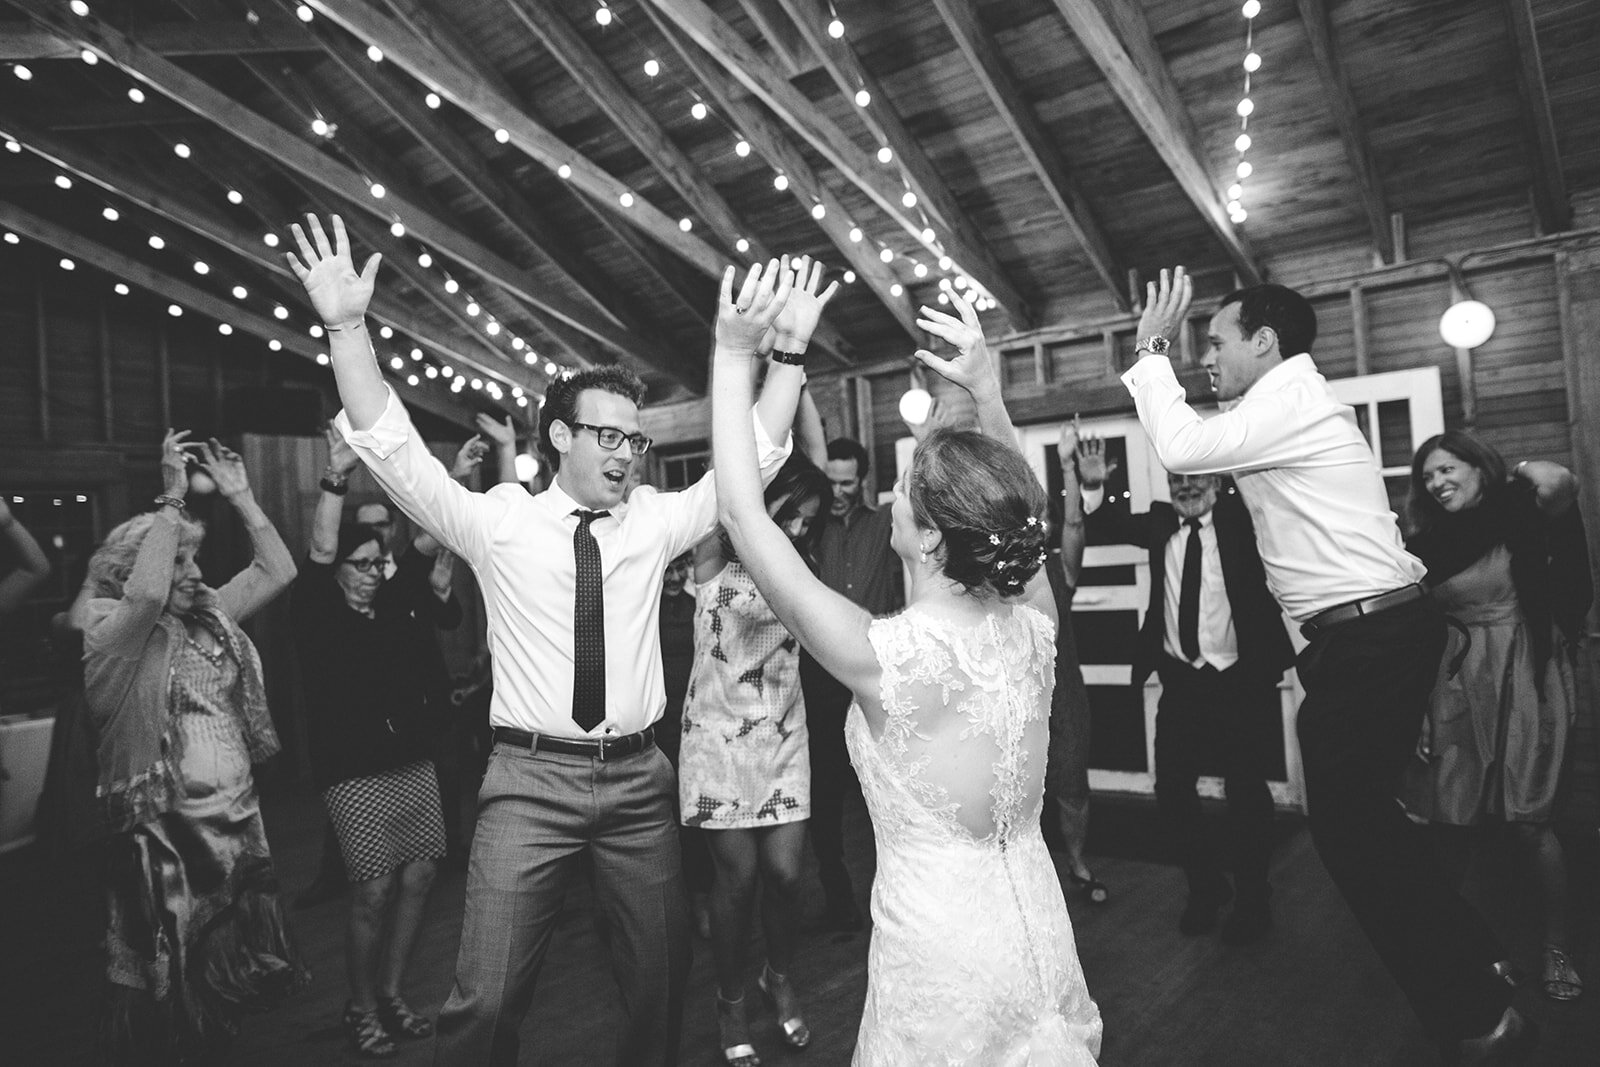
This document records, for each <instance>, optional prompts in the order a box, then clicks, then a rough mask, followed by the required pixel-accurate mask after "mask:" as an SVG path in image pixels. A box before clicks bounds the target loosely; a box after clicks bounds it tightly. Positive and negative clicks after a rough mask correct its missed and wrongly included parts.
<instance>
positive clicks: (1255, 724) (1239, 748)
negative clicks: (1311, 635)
mask: <svg viewBox="0 0 1600 1067" xmlns="http://www.w3.org/2000/svg"><path fill="white" fill-rule="evenodd" d="M1159 674H1160V677H1161V703H1160V704H1159V705H1158V707H1157V710H1156V807H1157V809H1158V810H1159V811H1160V813H1161V818H1162V822H1163V823H1164V824H1165V826H1166V831H1167V835H1168V838H1169V840H1170V842H1171V845H1172V847H1173V849H1174V850H1175V852H1176V854H1177V856H1178V861H1179V862H1180V863H1181V864H1182V865H1183V871H1184V874H1185V875H1186V876H1187V877H1188V879H1189V893H1190V895H1191V896H1199V895H1207V894H1210V895H1217V894H1218V893H1219V892H1220V891H1221V888H1222V887H1221V886H1220V884H1219V883H1220V882H1221V879H1222V869H1223V867H1224V866H1231V867H1232V869H1233V872H1234V888H1235V890H1236V891H1237V893H1238V898H1239V903H1240V904H1241V905H1243V906H1262V905H1265V904H1266V901H1267V896H1268V892H1269V891H1268V888H1267V866H1268V863H1269V862H1270V860H1271V854H1272V792H1271V790H1269V789H1268V788H1267V773H1268V772H1267V768H1268V767H1270V766H1271V765H1272V763H1273V752H1272V748H1273V746H1274V744H1275V743H1276V738H1277V729H1276V727H1277V723H1278V721H1279V720H1280V718H1281V716H1282V712H1281V710H1280V704H1279V698H1278V687H1277V682H1276V679H1270V678H1263V677H1262V676H1261V675H1260V674H1255V675H1253V676H1252V675H1247V674H1245V673H1243V672H1241V671H1240V670H1239V668H1238V667H1237V666H1235V667H1231V668H1229V669H1228V670H1225V671H1217V670H1213V669H1211V668H1209V667H1208V668H1203V669H1201V670H1195V669H1194V668H1193V667H1191V666H1189V665H1188V664H1187V663H1183V662H1181V661H1179V660H1176V659H1173V658H1172V657H1171V656H1163V657H1162V661H1161V666H1160V668H1159ZM1211 773H1215V774H1220V775H1221V776H1222V778H1223V783H1224V788H1225V790H1226V792H1227V797H1228V818H1227V821H1226V823H1225V824H1224V825H1225V829H1226V835H1225V841H1226V844H1225V847H1223V848H1218V847H1217V845H1216V843H1214V842H1213V841H1212V840H1211V838H1210V836H1209V835H1208V834H1207V832H1206V823H1205V818H1204V816H1203V815H1202V813H1201V808H1200V796H1199V793H1198V792H1196V789H1195V786H1196V783H1197V782H1198V780H1199V778H1200V776H1201V775H1202V774H1211ZM1224 857H1226V859H1227V860H1228V862H1227V863H1226V864H1225V863H1224Z"/></svg>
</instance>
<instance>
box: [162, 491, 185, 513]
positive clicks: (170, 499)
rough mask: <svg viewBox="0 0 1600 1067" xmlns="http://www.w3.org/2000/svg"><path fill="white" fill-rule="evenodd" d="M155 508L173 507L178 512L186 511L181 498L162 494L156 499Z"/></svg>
mask: <svg viewBox="0 0 1600 1067" xmlns="http://www.w3.org/2000/svg"><path fill="white" fill-rule="evenodd" d="M156 507H158V508H166V507H173V508H177V509H178V510H179V511H184V510H187V506H186V505H185V504H184V502H183V497H181V496H169V495H167V494H166V493H162V494H161V495H160V496H158V497H156Z"/></svg>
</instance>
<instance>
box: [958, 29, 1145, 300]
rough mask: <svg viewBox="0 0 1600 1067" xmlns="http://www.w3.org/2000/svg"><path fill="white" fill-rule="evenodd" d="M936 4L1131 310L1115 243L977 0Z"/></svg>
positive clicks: (1099, 269)
mask: <svg viewBox="0 0 1600 1067" xmlns="http://www.w3.org/2000/svg"><path fill="white" fill-rule="evenodd" d="M934 6H936V7H937V8H938V9H939V14H940V15H941V16H943V18H944V23H945V26H946V27H947V28H948V29H949V30H950V35H951V36H952V37H954V38H955V41H956V47H957V48H959V49H960V50H961V54H962V55H964V56H965V57H966V59H967V64H968V66H970V67H971V68H972V71H973V73H974V74H975V75H977V78H978V83H979V84H980V85H982V86H983V91H984V92H985V93H986V94H988V97H989V101H990V103H992V104H994V109H995V112H996V113H997V114H998V115H999V117H1000V121H1002V122H1004V123H1005V125H1006V128H1007V129H1009V130H1010V131H1011V136H1012V137H1013V138H1014V139H1015V140H1016V142H1017V145H1018V147H1020V148H1021V149H1022V154H1023V156H1024V157H1025V158H1026V159H1027V161H1028V165H1029V167H1031V168H1032V169H1033V173H1034V175H1035V176H1036V177H1037V178H1038V179H1039V182H1040V183H1041V184H1042V185H1043V186H1044V190H1045V194H1046V195H1047V196H1049V197H1050V200H1051V202H1052V203H1054V204H1055V206H1056V210H1057V211H1059V212H1060V213H1061V217H1062V219H1063V220H1064V221H1065V222H1066V224H1067V228H1068V229H1070V230H1071V231H1072V235H1073V238H1074V239H1075V240H1076V241H1077V242H1078V247H1079V248H1081V249H1082V250H1083V255H1084V258H1085V259H1087V260H1088V261H1089V266H1090V268H1091V269H1092V270H1093V271H1094V272H1095V273H1096V274H1097V275H1099V276H1100V280H1101V282H1102V283H1104V285H1105V287H1106V289H1107V290H1109V291H1110V293H1111V299H1112V300H1113V301H1114V302H1115V303H1116V305H1117V307H1118V308H1120V309H1121V310H1124V311H1126V310H1127V309H1128V296H1127V293H1126V291H1125V290H1124V288H1123V279H1124V278H1125V277H1126V275H1125V274H1124V272H1123V269H1122V268H1121V267H1120V266H1119V265H1118V264H1117V261H1116V257H1115V256H1114V255H1113V254H1112V252H1111V242H1110V241H1109V240H1108V239H1107V238H1106V235H1105V231H1104V230H1102V229H1101V228H1100V224H1099V223H1098V222H1097V221H1096V220H1095V217H1094V212H1093V210H1092V209H1091V208H1090V206H1089V200H1088V198H1087V197H1086V196H1084V195H1083V190H1082V189H1080V188H1079V187H1078V182H1077V180H1076V179H1075V178H1074V177H1073V176H1072V174H1071V172H1070V171H1069V170H1068V169H1067V164H1066V161H1065V160H1063V159H1062V158H1061V152H1060V150H1059V149H1058V148H1057V147H1056V145H1055V143H1054V142H1053V141H1052V140H1051V139H1050V135H1049V134H1048V133H1047V132H1045V128H1044V125H1043V123H1041V122H1040V121H1039V117H1038V116H1037V115H1036V114H1035V113H1034V110H1033V107H1032V105H1030V104H1029V103H1028V102H1027V101H1026V100H1024V99H1023V97H1022V93H1021V92H1019V91H1018V89H1017V87H1016V83H1015V82H1014V81H1013V80H1012V77H1011V72H1010V71H1009V70H1007V69H1006V64H1005V60H1004V59H1003V58H1002V57H1001V55H1000V49H999V48H998V47H996V45H995V43H994V39H993V38H992V37H990V36H989V31H988V30H986V29H984V28H983V24H982V23H981V22H979V21H978V12H977V10H976V9H975V7H974V6H973V3H972V0H934Z"/></svg>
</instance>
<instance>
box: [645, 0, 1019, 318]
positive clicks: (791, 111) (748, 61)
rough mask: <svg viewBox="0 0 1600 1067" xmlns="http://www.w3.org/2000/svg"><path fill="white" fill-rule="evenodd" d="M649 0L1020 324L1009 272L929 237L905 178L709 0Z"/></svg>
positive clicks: (949, 239) (950, 240) (952, 242)
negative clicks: (907, 198)
mask: <svg viewBox="0 0 1600 1067" xmlns="http://www.w3.org/2000/svg"><path fill="white" fill-rule="evenodd" d="M645 4H648V5H651V6H653V7H655V8H657V9H659V10H660V11H661V12H662V13H663V14H664V15H666V16H667V18H669V19H670V20H671V21H672V22H673V23H674V24H675V25H676V26H677V27H678V29H679V30H680V31H681V32H683V33H684V34H686V35H688V36H689V37H690V38H691V39H692V40H693V41H694V42H695V43H696V44H698V45H699V46H700V47H701V48H703V49H704V50H705V51H706V53H707V54H709V55H710V56H711V57H712V58H714V59H715V60H716V61H717V62H718V63H719V64H720V65H721V66H722V67H723V68H724V69H725V70H726V71H727V72H728V73H729V74H731V75H732V76H733V77H734V78H735V79H737V80H738V81H739V82H740V83H741V84H742V85H743V86H744V87H745V88H746V89H747V90H749V91H750V92H751V93H753V94H754V95H755V96H757V97H759V98H760V99H761V101H762V102H763V103H765V104H766V105H767V106H768V107H770V108H771V109H772V110H773V111H774V112H775V113H776V114H777V115H778V117H779V118H781V119H782V120H783V121H784V123H785V124H786V125H787V126H789V128H790V129H792V130H793V131H794V132H796V133H798V134H799V135H800V136H801V137H803V138H804V139H805V140H806V141H807V142H808V143H809V144H810V145H811V147H812V148H814V149H816V150H817V152H819V153H820V154H821V155H822V157H823V158H824V159H826V160H827V161H828V162H829V163H830V164H831V165H832V166H833V167H834V168H835V169H837V170H838V171H839V173H840V174H842V175H843V176H844V177H845V178H847V179H848V180H849V181H850V182H851V184H853V185H855V186H856V187H857V188H858V189H860V190H861V191H862V192H863V193H865V194H866V195H867V196H868V197H870V198H871V200H872V201H873V203H875V204H876V205H877V206H878V207H879V208H880V209H881V210H882V211H883V212H884V214H886V215H887V216H888V217H889V218H890V220H891V221H893V223H894V224H895V225H896V226H899V227H901V228H902V229H904V230H905V231H906V233H908V234H910V235H911V237H912V239H913V240H914V241H916V242H917V243H918V244H919V245H921V246H922V247H923V248H925V249H926V250H927V252H928V254H929V255H930V256H933V257H935V258H936V257H938V256H939V255H941V254H948V255H950V256H951V257H953V258H954V259H955V260H956V262H957V263H958V264H959V265H960V267H961V269H962V270H963V271H965V272H966V273H967V274H968V275H970V276H971V277H973V278H975V279H976V280H977V281H978V282H979V284H981V285H982V286H983V287H984V288H985V289H987V290H989V292H990V293H991V294H993V295H994V298H995V300H996V301H997V302H998V304H999V306H1000V308H1001V310H1002V311H1004V312H1005V314H1006V317H1007V318H1009V319H1010V320H1011V321H1012V322H1013V323H1015V324H1018V325H1021V324H1023V323H1026V322H1027V321H1028V318H1027V309H1026V306H1025V305H1023V304H1022V301H1021V297H1020V296H1019V295H1018V294H1017V292H1016V290H1015V289H1013V288H1012V287H1011V286H1010V285H1009V283H1007V281H1006V280H1005V279H1004V278H1003V277H997V276H994V275H993V273H992V272H989V271H987V264H986V263H985V261H984V257H983V256H982V255H981V254H980V253H979V251H978V250H977V249H975V248H973V247H971V246H969V245H968V244H967V243H966V242H965V241H963V240H962V239H961V236H960V235H959V234H958V233H956V232H955V231H954V230H947V231H946V233H945V237H944V244H943V246H942V247H941V245H940V244H939V240H938V235H937V233H935V234H934V235H933V238H932V239H931V240H924V239H923V233H924V230H925V228H926V227H925V222H924V218H923V216H922V215H919V214H914V213H913V212H914V208H907V207H905V206H904V203H903V201H902V197H903V195H904V194H905V192H906V190H905V189H904V188H903V187H902V186H901V184H900V182H899V181H898V180H897V179H895V178H892V177H890V176H889V175H887V174H885V172H884V168H883V166H882V165H881V164H879V163H878V162H877V161H876V160H874V159H873V158H872V157H871V156H869V155H868V154H867V153H866V152H865V151H863V150H862V149H861V147H860V146H859V145H857V144H856V143H855V141H854V140H853V139H851V137H850V136H849V135H848V134H847V133H845V131H844V130H843V129H842V128H840V127H839V125H838V124H837V123H835V122H834V121H833V120H832V119H830V118H828V117H827V116H826V115H824V114H823V113H822V112H821V111H820V110H819V109H818V108H817V106H816V105H815V104H813V103H812V102H811V100H810V99H809V98H808V97H807V96H806V95H805V94H804V93H802V92H800V90H798V89H796V88H795V87H794V86H792V85H790V84H789V83H788V81H786V80H785V79H784V77H783V74H782V72H781V71H779V70H777V69H776V68H774V67H773V66H772V65H771V64H770V63H768V62H767V61H766V60H765V59H763V58H762V57H761V56H760V55H759V54H758V53H757V52H756V50H755V49H754V48H752V47H751V46H750V44H749V43H748V42H747V41H745V39H744V38H743V37H740V36H739V35H738V33H736V32H735V31H734V30H733V28H732V27H731V26H729V25H728V24H727V23H726V22H724V21H722V19H720V18H718V17H717V15H716V13H715V12H713V11H712V10H711V8H709V7H708V6H706V4H704V3H703V2H702V0H641V6H643V5H645ZM647 9H648V8H647ZM786 173H787V172H786ZM791 178H792V176H791ZM986 275H987V276H986Z"/></svg>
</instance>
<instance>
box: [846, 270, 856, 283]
mask: <svg viewBox="0 0 1600 1067" xmlns="http://www.w3.org/2000/svg"><path fill="white" fill-rule="evenodd" d="M855 281H856V272H855V271H853V270H847V271H845V272H844V283H845V284H846V285H854V284H855Z"/></svg>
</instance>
